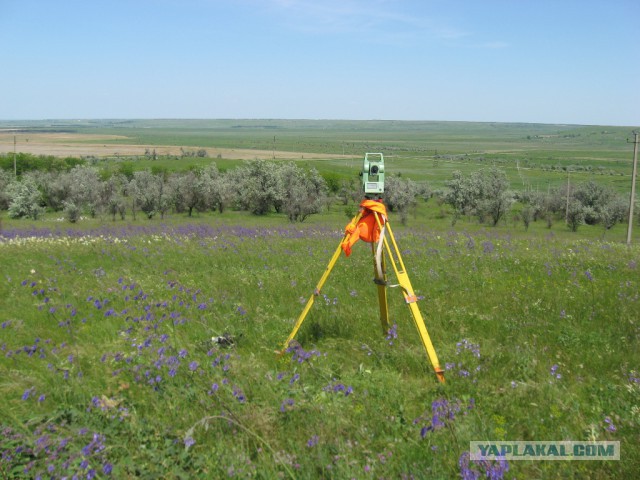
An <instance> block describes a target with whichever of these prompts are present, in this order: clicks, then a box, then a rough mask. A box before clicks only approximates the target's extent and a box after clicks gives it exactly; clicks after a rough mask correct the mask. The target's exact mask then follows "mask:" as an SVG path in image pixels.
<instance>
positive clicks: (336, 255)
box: [279, 212, 362, 353]
mask: <svg viewBox="0 0 640 480" xmlns="http://www.w3.org/2000/svg"><path fill="white" fill-rule="evenodd" d="M361 217H362V212H359V213H358V214H357V215H356V216H355V217H354V218H353V220H351V222H352V223H353V224H357V223H358V221H359V220H360V218H361ZM347 238H348V235H345V236H344V238H343V239H342V241H341V242H340V243H339V244H338V248H336V250H335V252H333V256H332V257H331V260H330V261H329V264H328V265H327V268H326V269H325V271H324V273H323V274H322V277H320V280H319V281H318V284H317V285H316V288H315V290H314V291H313V293H312V294H311V295H310V296H309V299H308V300H307V303H306V304H305V306H304V309H303V310H302V313H301V314H300V316H299V317H298V320H297V321H296V323H295V325H294V326H293V330H292V331H291V333H290V334H289V337H288V338H287V340H286V341H285V342H284V348H283V349H282V350H281V351H280V352H279V353H284V351H285V350H286V349H287V348H289V344H290V343H291V340H293V339H294V337H295V336H296V334H297V333H298V330H300V326H301V325H302V322H304V319H305V318H306V316H307V314H308V313H309V310H311V307H312V306H313V302H314V301H315V299H316V297H317V296H318V295H320V290H321V289H322V287H323V286H324V283H325V282H326V281H327V278H329V274H330V273H331V270H333V267H334V266H335V264H336V262H337V261H338V258H340V253H342V242H344V241H345V240H346V239H347Z"/></svg>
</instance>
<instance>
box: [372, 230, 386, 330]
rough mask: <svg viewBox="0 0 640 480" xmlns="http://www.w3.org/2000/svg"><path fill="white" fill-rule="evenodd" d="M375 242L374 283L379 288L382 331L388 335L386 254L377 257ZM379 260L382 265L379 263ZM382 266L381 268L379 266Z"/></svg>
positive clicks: (373, 249)
mask: <svg viewBox="0 0 640 480" xmlns="http://www.w3.org/2000/svg"><path fill="white" fill-rule="evenodd" d="M375 245H376V244H375V243H372V244H371V253H372V254H373V275H374V277H373V283H375V284H376V287H377V289H378V305H379V307H380V324H381V325H382V333H383V334H384V335H386V334H387V333H388V332H389V328H390V325H389V306H388V304H387V266H386V262H385V259H384V254H382V255H380V258H379V259H377V258H376V250H375V248H376V247H375ZM378 260H379V261H380V265H378ZM378 267H380V268H378Z"/></svg>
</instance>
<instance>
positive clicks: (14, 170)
mask: <svg viewBox="0 0 640 480" xmlns="http://www.w3.org/2000/svg"><path fill="white" fill-rule="evenodd" d="M13 174H14V175H15V176H16V177H17V176H18V164H17V163H16V136H15V135H14V136H13Z"/></svg>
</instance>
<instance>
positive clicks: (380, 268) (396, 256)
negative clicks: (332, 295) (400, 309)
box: [283, 200, 444, 383]
mask: <svg viewBox="0 0 640 480" xmlns="http://www.w3.org/2000/svg"><path fill="white" fill-rule="evenodd" d="M365 202H366V200H365V201H363V202H362V203H361V207H362V208H361V210H360V212H359V213H358V214H357V215H356V216H355V217H354V218H353V220H351V223H350V224H349V226H353V227H355V226H357V225H358V223H359V222H360V220H361V219H362V218H363V216H364V215H374V216H375V226H377V229H378V232H379V239H378V241H377V245H376V243H375V242H372V243H371V252H372V254H373V257H374V259H373V262H374V280H373V281H374V283H375V284H376V286H377V290H378V304H379V306H380V323H381V324H382V331H383V332H384V333H385V334H386V333H387V332H388V331H389V328H390V326H389V309H388V306H387V287H389V286H390V285H389V284H388V282H387V273H386V262H385V256H384V252H383V251H382V250H383V249H382V247H383V246H384V249H385V250H386V253H387V256H388V258H389V260H390V262H391V265H392V266H393V270H394V272H395V274H396V278H397V280H398V285H391V286H393V287H396V286H399V287H400V288H401V290H402V294H403V296H404V300H405V302H406V303H407V306H408V307H409V310H410V311H411V315H412V317H413V322H414V324H415V326H416V328H417V329H418V333H419V334H420V339H421V340H422V345H423V347H424V349H425V351H426V353H427V357H428V358H429V361H430V362H431V365H432V366H433V369H434V371H435V374H436V376H437V377H438V380H439V381H440V382H443V383H444V370H443V369H442V368H441V367H440V363H439V362H438V356H437V355H436V351H435V349H434V348H433V344H432V343H431V338H430V337H429V332H427V327H426V326H425V324H424V320H423V319H422V314H421V313H420V309H419V308H418V304H417V301H418V298H417V297H416V295H415V293H414V291H413V287H412V286H411V281H410V280H409V276H408V275H407V271H406V269H405V266H404V262H403V261H402V256H401V255H400V250H399V249H398V244H397V243H396V239H395V237H394V236H393V231H392V230H391V225H390V224H389V222H388V220H387V219H386V218H385V217H386V216H384V215H382V214H381V213H379V212H378V211H375V210H370V209H368V208H366V207H363V205H365ZM352 235H353V229H351V231H349V229H347V232H346V233H345V236H344V238H343V240H342V241H341V242H340V244H339V245H338V248H336V251H335V252H334V253H333V256H332V257H331V260H330V261H329V265H327V268H326V269H325V271H324V273H323V274H322V277H321V278H320V280H319V281H318V284H317V285H316V288H315V290H314V291H313V294H312V295H311V296H310V297H309V300H307V303H306V305H305V306H304V309H303V310H302V313H301V314H300V316H299V317H298V320H297V321H296V323H295V325H294V327H293V330H292V331H291V333H290V334H289V337H288V338H287V340H286V341H285V343H284V349H283V351H284V350H286V349H287V348H288V347H289V344H290V343H291V341H292V340H293V339H294V337H295V336H296V334H297V333H298V330H299V329H300V326H301V325H302V322H304V319H305V318H306V316H307V314H308V313H309V310H311V307H312V306H313V303H314V301H315V299H316V297H317V296H318V295H320V290H321V289H322V287H323V286H324V284H325V282H326V281H327V278H329V274H330V273H331V270H333V267H334V266H335V264H336V262H337V261H338V258H339V257H340V254H341V253H342V250H343V244H344V243H345V242H347V241H348V240H349V238H350V237H351V236H352ZM356 235H357V232H356ZM387 235H388V237H389V239H390V240H391V243H389V239H387Z"/></svg>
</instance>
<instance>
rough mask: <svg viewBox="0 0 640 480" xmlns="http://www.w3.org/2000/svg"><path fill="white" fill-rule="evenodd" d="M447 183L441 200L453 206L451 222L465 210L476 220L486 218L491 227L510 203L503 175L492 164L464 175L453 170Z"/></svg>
mask: <svg viewBox="0 0 640 480" xmlns="http://www.w3.org/2000/svg"><path fill="white" fill-rule="evenodd" d="M447 187H449V191H448V192H447V193H446V194H445V202H446V203H448V204H449V205H451V206H452V207H453V210H454V220H453V222H452V223H453V224H455V222H456V220H457V219H458V218H459V217H460V215H463V214H465V215H476V216H477V217H478V219H479V220H480V221H485V219H487V218H488V219H490V220H491V223H492V225H493V226H494V227H495V226H496V225H497V224H498V222H499V221H500V220H501V219H502V218H503V217H504V215H505V214H506V213H507V212H508V211H509V210H510V208H511V205H512V204H513V194H512V193H511V192H510V191H509V181H508V180H507V175H506V173H505V172H504V171H502V170H500V169H498V168H496V167H493V168H490V169H488V170H480V171H478V172H473V173H472V174H471V175H470V176H468V177H465V176H463V175H462V173H460V172H458V171H456V172H454V173H453V180H450V181H448V182H447Z"/></svg>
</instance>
